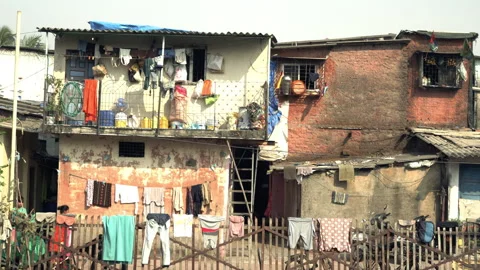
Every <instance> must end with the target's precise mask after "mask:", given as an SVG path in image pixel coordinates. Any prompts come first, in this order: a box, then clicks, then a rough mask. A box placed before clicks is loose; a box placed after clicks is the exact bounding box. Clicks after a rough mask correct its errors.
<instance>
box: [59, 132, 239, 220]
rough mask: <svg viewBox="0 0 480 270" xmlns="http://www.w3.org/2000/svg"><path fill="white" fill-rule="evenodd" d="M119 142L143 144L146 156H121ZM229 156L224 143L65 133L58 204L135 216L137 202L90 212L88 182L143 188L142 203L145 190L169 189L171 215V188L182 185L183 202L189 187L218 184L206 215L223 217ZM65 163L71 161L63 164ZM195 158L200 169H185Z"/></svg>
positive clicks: (74, 209)
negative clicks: (206, 183) (207, 182)
mask: <svg viewBox="0 0 480 270" xmlns="http://www.w3.org/2000/svg"><path fill="white" fill-rule="evenodd" d="M120 141H132V142H133V141H134V142H144V143H145V157H144V158H130V157H129V158H125V157H119V152H118V144H119V142H120ZM226 157H228V148H227V147H226V146H221V145H218V146H216V145H212V144H208V145H206V144H198V143H191V142H177V141H171V140H162V139H147V138H135V139H133V138H130V137H123V138H122V137H100V136H98V137H97V136H85V135H72V136H66V135H64V136H61V138H60V165H59V168H60V175H59V181H58V190H59V191H58V205H62V204H67V205H69V206H70V212H72V213H76V214H88V215H97V214H102V215H115V214H129V215H130V214H133V213H134V205H133V204H120V203H114V202H113V200H112V207H110V208H101V207H96V206H92V207H89V208H86V206H85V186H86V179H96V180H100V181H106V182H109V183H113V184H115V183H118V184H125V185H135V186H138V187H139V195H140V198H141V200H142V195H143V187H145V186H148V187H164V188H166V194H165V212H166V213H169V214H171V213H172V189H171V188H173V187H180V186H181V187H183V192H184V194H183V195H184V196H183V198H184V199H186V188H187V187H190V186H193V185H197V184H202V183H204V182H206V181H212V180H213V182H211V184H210V186H211V189H212V197H213V203H212V206H211V209H204V211H205V213H206V214H212V215H224V214H225V209H226V205H227V202H226V200H227V196H226V194H227V192H228V179H229V164H230V161H229V159H228V158H226ZM65 159H68V160H69V161H64V160H65ZM190 159H192V160H195V161H196V167H188V166H186V162H187V161H189V160H190ZM212 165H216V168H215V172H214V171H212V170H211V168H210V167H211V166H212ZM113 192H114V191H113ZM113 192H112V194H113ZM185 206H186V205H185ZM139 214H140V215H141V214H143V205H142V204H139Z"/></svg>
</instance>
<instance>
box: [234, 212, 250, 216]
mask: <svg viewBox="0 0 480 270" xmlns="http://www.w3.org/2000/svg"><path fill="white" fill-rule="evenodd" d="M233 214H234V215H235V216H248V213H240V212H233Z"/></svg>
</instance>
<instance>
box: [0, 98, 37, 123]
mask: <svg viewBox="0 0 480 270" xmlns="http://www.w3.org/2000/svg"><path fill="white" fill-rule="evenodd" d="M0 110H5V111H12V110H13V100H11V99H8V98H2V97H0ZM17 112H18V113H19V114H23V115H34V116H38V117H42V118H43V108H42V107H41V106H40V102H33V101H32V102H30V101H21V100H19V101H17Z"/></svg>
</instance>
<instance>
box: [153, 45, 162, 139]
mask: <svg viewBox="0 0 480 270" xmlns="http://www.w3.org/2000/svg"><path fill="white" fill-rule="evenodd" d="M164 59H165V36H163V37H162V66H163V64H164V63H163V62H164V61H163V60H164ZM162 88H165V86H164V85H163V68H162V69H161V70H160V81H159V82H158V92H159V95H158V111H157V115H158V116H157V118H158V119H157V121H158V123H157V130H156V131H155V136H158V133H159V128H160V122H161V121H160V108H161V105H162ZM154 107H155V106H154ZM152 121H153V120H152ZM152 123H153V122H152Z"/></svg>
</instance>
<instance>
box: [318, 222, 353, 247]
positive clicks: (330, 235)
mask: <svg viewBox="0 0 480 270" xmlns="http://www.w3.org/2000/svg"><path fill="white" fill-rule="evenodd" d="M318 223H320V241H319V245H318V249H319V250H320V251H331V250H333V249H337V251H338V252H350V250H351V247H350V228H351V227H352V220H351V219H346V218H319V219H318Z"/></svg>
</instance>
